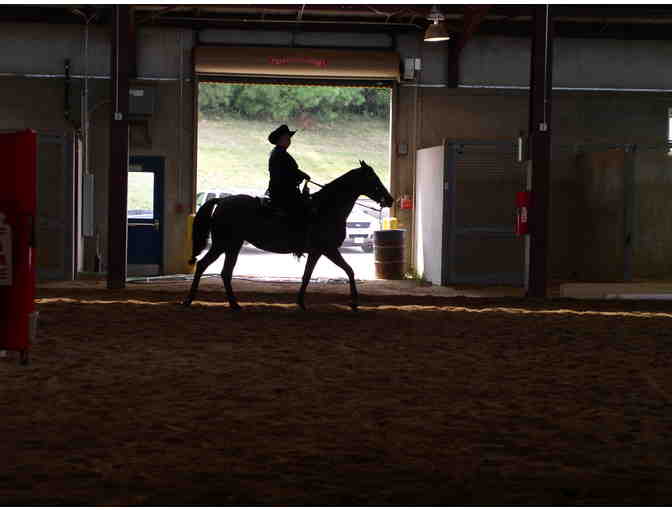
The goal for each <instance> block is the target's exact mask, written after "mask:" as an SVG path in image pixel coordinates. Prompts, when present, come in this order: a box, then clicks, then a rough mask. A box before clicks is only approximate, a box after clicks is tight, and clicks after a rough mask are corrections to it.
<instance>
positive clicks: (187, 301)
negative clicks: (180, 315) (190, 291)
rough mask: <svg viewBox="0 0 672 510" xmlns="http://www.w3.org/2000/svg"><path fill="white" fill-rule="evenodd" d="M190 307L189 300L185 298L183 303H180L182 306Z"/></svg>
mask: <svg viewBox="0 0 672 510" xmlns="http://www.w3.org/2000/svg"><path fill="white" fill-rule="evenodd" d="M190 305H191V299H189V298H187V299H185V300H184V301H182V306H186V307H188V306H190Z"/></svg>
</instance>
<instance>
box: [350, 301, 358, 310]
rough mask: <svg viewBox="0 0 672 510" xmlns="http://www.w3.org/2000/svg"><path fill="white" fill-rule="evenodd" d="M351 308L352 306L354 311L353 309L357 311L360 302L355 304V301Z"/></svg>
mask: <svg viewBox="0 0 672 510" xmlns="http://www.w3.org/2000/svg"><path fill="white" fill-rule="evenodd" d="M350 308H352V311H353V312H356V311H358V310H359V305H358V304H355V303H353V304H351V305H350Z"/></svg>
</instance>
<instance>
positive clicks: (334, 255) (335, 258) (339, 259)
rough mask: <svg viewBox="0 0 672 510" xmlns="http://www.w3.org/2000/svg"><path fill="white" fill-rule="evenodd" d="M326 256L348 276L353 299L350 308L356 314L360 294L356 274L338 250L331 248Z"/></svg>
mask: <svg viewBox="0 0 672 510" xmlns="http://www.w3.org/2000/svg"><path fill="white" fill-rule="evenodd" d="M324 255H325V256H326V257H327V258H328V259H329V260H331V261H332V262H333V263H334V264H336V265H337V266H338V267H340V268H341V269H342V270H343V271H345V274H347V275H348V280H349V281H350V297H351V298H352V303H351V304H350V308H352V309H353V311H355V312H356V311H357V307H358V306H359V294H357V285H355V272H354V271H353V270H352V268H351V267H350V264H348V263H347V262H346V261H345V259H344V258H343V255H341V252H340V251H338V248H331V249H329V250H327V251H326V252H325V254H324Z"/></svg>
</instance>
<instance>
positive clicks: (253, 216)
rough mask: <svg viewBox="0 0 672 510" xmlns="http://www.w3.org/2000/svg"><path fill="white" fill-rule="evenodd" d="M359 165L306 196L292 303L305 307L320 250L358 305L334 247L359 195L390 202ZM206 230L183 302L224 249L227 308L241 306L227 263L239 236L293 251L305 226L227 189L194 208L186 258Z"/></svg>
mask: <svg viewBox="0 0 672 510" xmlns="http://www.w3.org/2000/svg"><path fill="white" fill-rule="evenodd" d="M359 163H360V166H359V167H358V168H355V169H353V170H350V171H349V172H347V173H345V174H343V175H341V176H340V177H338V178H337V179H335V180H333V181H331V182H330V183H328V184H327V185H325V186H324V187H323V188H322V189H321V190H319V191H318V192H316V193H314V194H312V195H311V196H310V199H309V201H310V207H311V208H312V210H313V215H312V220H311V223H310V228H309V229H308V235H307V241H308V242H307V245H306V246H304V247H303V248H305V249H299V250H298V251H299V253H304V252H305V253H307V254H308V259H307V260H306V266H305V269H304V273H303V280H302V283H301V288H300V290H299V294H298V297H297V304H298V306H299V307H300V308H301V309H302V310H304V311H305V310H306V305H305V301H304V299H305V294H306V289H307V287H308V283H309V282H310V277H311V276H312V274H313V270H314V269H315V265H316V264H317V261H318V260H319V259H320V257H321V256H322V255H324V256H326V257H327V258H328V259H329V260H331V261H332V262H333V263H334V264H336V265H337V266H338V267H340V268H341V269H343V271H345V273H346V274H347V276H348V280H349V282H350V297H351V304H350V307H351V308H352V310H353V311H356V310H357V307H358V299H359V298H358V294H357V287H356V285H355V273H354V271H353V270H352V268H351V267H350V265H349V264H348V263H347V262H346V261H345V259H344V258H343V256H342V255H341V253H340V252H339V251H338V248H339V247H340V246H341V244H342V243H343V241H344V239H345V235H346V234H345V233H346V229H345V222H346V219H347V217H348V215H349V214H350V211H352V208H353V207H354V205H355V202H356V201H357V198H358V197H359V196H360V195H365V196H367V197H369V198H371V199H372V200H374V201H375V202H377V203H378V204H379V205H380V206H381V207H391V206H392V204H393V203H394V199H393V198H392V195H390V193H389V191H387V189H386V188H385V186H384V185H383V183H382V182H380V179H379V178H378V176H377V175H376V172H375V171H374V170H373V168H371V167H370V166H369V165H367V164H366V162H364V161H360V162H359ZM213 210H214V212H213ZM210 233H212V234H211V235H212V245H211V247H210V250H208V252H207V253H206V254H205V255H204V256H203V258H202V259H201V260H199V261H198V263H197V264H196V271H195V273H194V279H193V281H192V284H191V289H190V291H189V294H188V295H187V297H186V298H185V299H184V301H183V302H182V303H183V305H185V306H189V305H190V304H191V303H192V301H193V300H194V298H195V297H196V291H197V290H198V282H199V281H200V279H201V275H202V274H203V272H204V271H205V270H206V269H207V267H208V266H209V265H210V264H212V263H213V262H214V261H215V260H217V259H218V258H219V256H220V255H221V254H222V253H225V254H226V258H225V260H224V267H223V269H222V273H221V276H222V281H223V282H224V287H225V289H226V295H227V298H228V301H229V306H230V308H231V309H232V310H234V311H237V310H240V309H241V306H240V305H239V304H238V301H237V300H236V298H235V296H234V294H233V288H232V286H231V279H232V277H233V268H234V267H235V265H236V261H237V260H238V254H239V253H240V249H241V248H242V246H243V243H244V242H245V241H248V242H249V243H251V244H252V245H254V246H256V247H257V248H259V249H261V250H265V251H271V252H275V253H296V252H297V245H298V244H302V243H301V241H302V240H305V239H304V238H305V237H306V234H305V232H299V233H297V230H296V228H295V227H294V226H293V225H292V224H291V221H290V219H289V218H288V217H287V216H284V217H283V216H280V215H279V214H278V213H277V212H273V210H272V209H271V208H270V207H268V206H266V205H263V204H262V201H261V199H259V198H258V197H251V196H248V195H232V196H228V197H225V198H211V199H210V200H208V201H207V202H205V203H204V204H203V205H202V206H201V207H200V208H199V209H198V212H197V213H196V217H195V219H194V224H193V229H192V245H193V252H192V258H191V259H190V260H189V263H190V264H194V263H195V262H196V257H197V256H198V255H199V254H200V253H201V252H202V251H203V250H204V249H205V247H206V245H207V241H208V235H209V234H210Z"/></svg>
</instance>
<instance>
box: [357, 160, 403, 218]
mask: <svg viewBox="0 0 672 510" xmlns="http://www.w3.org/2000/svg"><path fill="white" fill-rule="evenodd" d="M359 165H360V166H359V171H360V172H361V175H362V176H363V182H364V188H363V189H362V195H366V196H367V197H369V198H370V199H371V200H375V201H376V202H378V204H380V206H381V207H392V205H393V204H394V198H392V195H390V192H389V191H387V189H386V188H385V186H383V183H382V182H380V179H379V178H378V176H377V175H376V172H375V171H374V170H373V168H371V167H370V166H369V165H367V164H366V162H365V161H360V162H359Z"/></svg>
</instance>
